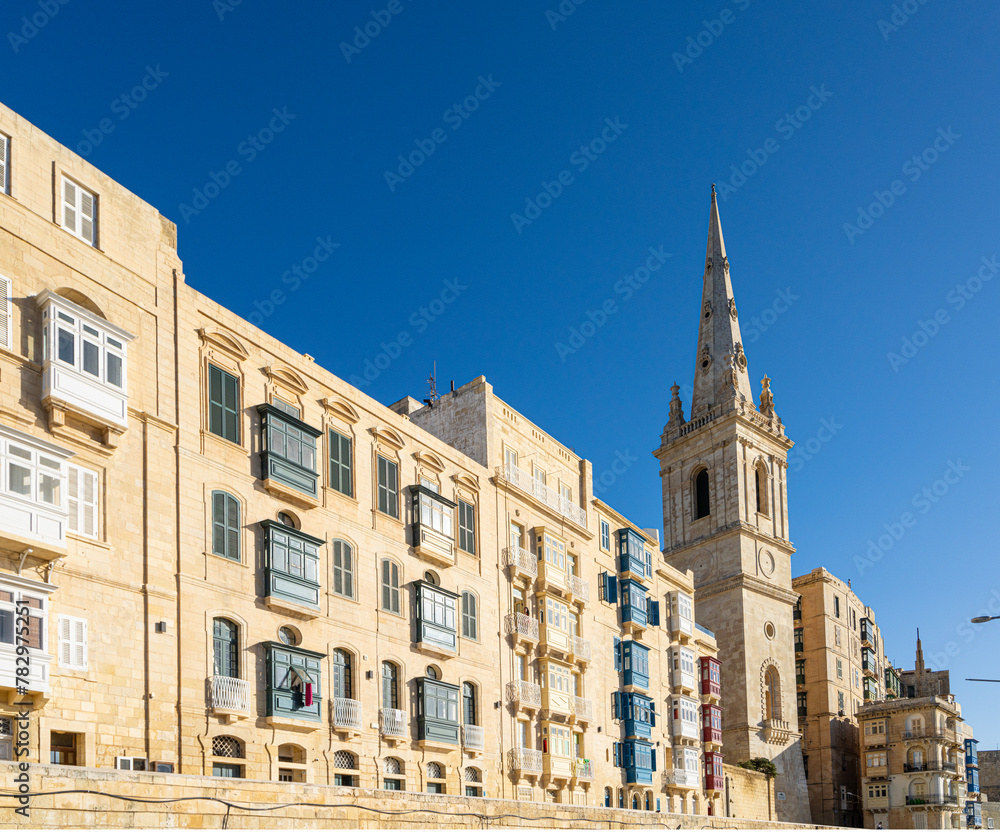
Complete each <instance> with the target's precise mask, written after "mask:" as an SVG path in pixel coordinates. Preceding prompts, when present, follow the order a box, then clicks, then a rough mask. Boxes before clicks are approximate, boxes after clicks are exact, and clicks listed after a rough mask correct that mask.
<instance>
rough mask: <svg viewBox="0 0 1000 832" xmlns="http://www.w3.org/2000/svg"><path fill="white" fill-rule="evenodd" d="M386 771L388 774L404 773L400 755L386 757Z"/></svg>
mask: <svg viewBox="0 0 1000 832" xmlns="http://www.w3.org/2000/svg"><path fill="white" fill-rule="evenodd" d="M385 773H386V774H402V773H403V761H402V760H400V759H399V757H386V758H385Z"/></svg>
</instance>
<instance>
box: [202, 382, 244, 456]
mask: <svg viewBox="0 0 1000 832" xmlns="http://www.w3.org/2000/svg"><path fill="white" fill-rule="evenodd" d="M239 401H240V382H239V379H237V378H236V376H234V375H230V374H229V373H227V372H226V371H225V370H221V369H219V368H218V367H216V366H215V365H214V364H209V365H208V429H209V430H210V431H211V432H212V433H214V434H215V435H216V436H221V437H222V438H223V439H228V440H229V441H230V442H236V443H237V444H238V443H239V441H240V420H239V406H240V404H239Z"/></svg>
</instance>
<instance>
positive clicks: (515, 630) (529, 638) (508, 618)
mask: <svg viewBox="0 0 1000 832" xmlns="http://www.w3.org/2000/svg"><path fill="white" fill-rule="evenodd" d="M503 624H504V631H505V632H506V633H507V635H509V636H514V644H517V643H518V642H519V641H524V642H530V643H532V644H534V643H535V642H537V641H538V621H537V620H536V619H534V618H532V617H531V616H529V615H525V614H524V613H522V612H512V613H510V614H508V615H505V616H504V619H503Z"/></svg>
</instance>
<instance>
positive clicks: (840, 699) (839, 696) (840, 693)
mask: <svg viewBox="0 0 1000 832" xmlns="http://www.w3.org/2000/svg"><path fill="white" fill-rule="evenodd" d="M837 710H838V711H840V713H843V712H844V692H843V691H842V690H841V691H837Z"/></svg>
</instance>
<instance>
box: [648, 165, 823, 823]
mask: <svg viewBox="0 0 1000 832" xmlns="http://www.w3.org/2000/svg"><path fill="white" fill-rule="evenodd" d="M699 320H700V323H699V327H698V349H697V353H696V359H695V369H694V393H693V397H692V401H691V418H690V419H687V420H685V418H684V407H683V403H682V402H681V400H680V396H679V390H680V388H679V387H678V386H677V385H676V384H674V386H673V387H672V388H671V390H672V392H673V398H672V400H671V402H670V416H669V421H668V422H667V424H666V427H664V429H663V435H662V436H661V438H660V447H659V448H658V449H657V450H656V451H654V452H653V453H654V455H655V456H656V457H657V459H659V461H660V476H661V478H662V482H663V527H664V550H663V551H664V556H665V557H666V560H667V562H668V563H669V564H670V565H671V566H674V567H676V568H678V569H681V570H688V569H692V570H693V571H694V582H695V590H696V592H695V618H696V619H697V621H698V623H699V624H701V625H703V626H705V627H707V628H708V629H710V630H712V631H713V632H714V633H715V635H716V637H717V638H718V642H719V658H720V659H721V660H722V716H723V748H724V749H725V755H726V759H727V762H730V763H734V764H735V763H738V762H742V761H744V760H748V759H750V758H752V757H766V758H768V759H769V760H771V761H772V762H774V764H775V766H776V767H777V770H778V775H777V778H776V780H775V784H774V788H775V791H776V793H777V807H778V817H777V820H780V821H793V822H809V821H810V819H811V818H810V812H809V795H808V792H807V789H806V781H805V772H804V770H803V763H802V750H801V743H800V734H799V729H798V711H797V697H796V687H795V647H794V644H793V621H792V615H793V608H794V607H795V603H796V600H797V595H796V593H795V592H794V591H793V590H792V567H791V559H792V553H793V552H794V551H795V549H794V547H793V546H792V544H791V543H790V542H789V540H788V510H787V507H788V502H787V473H788V462H787V456H788V450H789V449H790V448H791V447H792V442H791V440H789V439H788V438H787V437H786V436H785V429H784V425H782V423H781V419H779V418H778V416H777V414H776V413H775V409H774V398H773V396H772V395H771V389H770V381H771V380H770V379H769V378H768V377H767V376H765V377H764V379H763V381H762V390H761V393H760V406H759V407H757V406H755V404H754V399H753V392H752V390H751V386H750V378H749V375H748V368H747V357H746V355H745V353H744V351H743V344H742V339H741V336H740V323H739V316H738V314H737V310H736V300H735V298H734V296H733V287H732V282H731V281H730V277H729V259H728V258H727V257H726V244H725V242H724V240H723V238H722V224H721V222H720V220H719V207H718V204H717V202H716V196H715V186H714V185H713V186H712V209H711V214H710V217H709V226H708V250H707V252H706V254H705V273H704V277H703V290H702V301H701V309H700V313H699Z"/></svg>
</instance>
